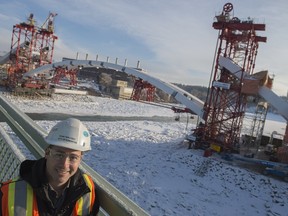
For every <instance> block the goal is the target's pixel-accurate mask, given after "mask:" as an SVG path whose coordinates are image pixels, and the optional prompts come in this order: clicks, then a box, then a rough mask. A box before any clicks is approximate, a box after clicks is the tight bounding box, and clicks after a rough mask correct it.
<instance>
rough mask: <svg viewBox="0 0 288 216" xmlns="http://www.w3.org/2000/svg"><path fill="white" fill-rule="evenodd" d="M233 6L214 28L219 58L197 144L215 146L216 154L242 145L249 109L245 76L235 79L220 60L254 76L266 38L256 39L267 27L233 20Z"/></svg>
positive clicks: (218, 20)
mask: <svg viewBox="0 0 288 216" xmlns="http://www.w3.org/2000/svg"><path fill="white" fill-rule="evenodd" d="M232 12H233V5H232V4H231V3H227V4H225V5H224V7H223V12H222V13H221V14H220V15H219V16H216V22H214V23H213V27H214V29H216V30H219V37H218V42H217V48H216V56H215V61H214V65H213V68H214V69H213V70H214V71H212V73H211V78H210V84H209V91H208V94H207V98H206V101H205V104H204V115H203V119H204V121H205V123H204V124H201V125H200V126H198V128H197V129H196V134H197V131H199V133H200V132H201V134H202V136H201V137H199V139H200V140H199V141H197V142H198V143H200V145H202V147H203V146H206V147H208V146H210V147H211V146H212V148H213V146H214V147H215V146H216V149H217V151H221V150H222V151H227V150H232V149H234V147H235V146H234V145H236V143H238V142H239V137H240V130H241V127H242V122H243V117H244V113H245V109H246V101H247V94H243V93H242V92H241V90H242V85H243V74H244V73H242V76H241V77H240V78H239V77H236V76H233V74H231V73H230V72H229V71H228V70H226V69H225V68H224V67H221V66H220V65H219V58H220V56H222V57H225V58H229V59H231V60H232V61H233V62H234V63H236V64H238V65H239V66H240V67H241V68H242V71H246V72H247V73H248V74H250V75H251V74H253V70H254V67H255V60H256V56H257V49H258V44H259V42H266V37H260V36H257V35H256V31H264V30H265V24H255V23H254V22H253V20H251V19H249V18H248V20H245V21H241V20H239V19H238V18H237V17H232Z"/></svg>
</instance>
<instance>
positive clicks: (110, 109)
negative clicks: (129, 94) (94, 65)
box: [2, 96, 288, 216]
mask: <svg viewBox="0 0 288 216" xmlns="http://www.w3.org/2000/svg"><path fill="white" fill-rule="evenodd" d="M69 97H70V96H69ZM69 97H66V96H64V97H63V96H54V97H53V98H52V99H50V100H47V99H45V100H30V99H29V100H28V99H23V98H15V97H11V96H9V97H7V98H8V100H10V101H11V102H12V103H13V104H15V105H16V106H18V107H19V108H20V109H21V110H23V111H25V112H44V111H45V112H53V111H54V112H64V113H70V112H72V113H78V114H88V113H89V114H91V113H93V114H97V115H100V114H101V115H112V116H119V115H122V116H173V115H174V114H173V112H172V111H171V110H169V109H165V108H161V107H157V106H151V105H148V104H142V103H138V102H133V101H118V100H114V99H107V98H98V97H95V98H94V97H83V96H82V97H73V98H72V99H69ZM37 123H38V124H39V125H40V126H42V127H43V128H44V129H46V130H47V131H48V130H50V129H51V127H52V126H53V125H54V124H55V123H56V122H55V121H38V122H37ZM276 123H279V122H276V121H275V122H272V124H273V126H271V129H273V130H275V127H279V124H278V125H277V124H276ZM85 124H86V125H87V127H88V128H89V130H90V131H91V134H92V148H93V150H92V151H90V152H89V153H87V154H85V156H84V161H85V162H86V163H87V164H89V165H90V166H91V167H93V168H94V169H95V170H96V171H97V172H98V173H99V174H101V175H102V176H103V177H104V178H106V179H107V180H108V181H109V182H111V183H112V184H113V185H114V186H116V187H117V188H118V189H119V190H120V191H122V192H123V193H124V194H126V195H127V196H128V197H129V198H130V199H132V200H133V201H135V202H136V203H137V204H139V205H140V206H141V207H142V208H143V209H145V210H146V211H147V212H148V213H149V214H151V215H167V216H168V215H192V216H194V215H195V216H200V215H201V216H210V215H216V216H217V215H219V216H225V215H227V216H228V215H229V216H230V215H239V216H240V215H241V216H242V215H243V216H251V215H259V216H263V215H271V216H272V215H287V205H288V184H287V183H285V182H282V181H279V180H277V179H273V178H269V177H266V176H263V175H261V174H258V173H254V172H251V171H248V170H245V169H243V168H239V167H236V166H232V165H229V164H227V163H226V162H225V161H221V160H220V159H217V157H210V158H204V157H203V156H202V155H203V152H202V151H200V150H188V149H187V144H185V143H183V142H182V141H183V138H184V136H185V133H186V132H187V130H186V123H185V122H168V123H167V122H151V121H115V122H91V121H88V122H85ZM268 124H269V122H267V123H266V125H265V126H267V125H268ZM280 124H281V126H280V127H282V124H283V122H280ZM2 125H3V126H4V127H5V128H6V130H7V131H9V128H8V127H7V125H5V124H4V123H3V124H2ZM276 125H277V126H276ZM189 127H193V125H189ZM268 128H269V127H268ZM266 130H267V131H268V129H266ZM10 133H11V134H12V132H11V131H10Z"/></svg>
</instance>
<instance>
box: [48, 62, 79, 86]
mask: <svg viewBox="0 0 288 216" xmlns="http://www.w3.org/2000/svg"><path fill="white" fill-rule="evenodd" d="M78 70H79V69H78V68H75V69H68V68H63V67H57V68H55V70H54V71H55V75H54V76H53V78H52V80H51V83H54V84H60V81H61V79H63V78H67V80H68V82H69V83H68V84H67V85H70V86H76V85H77V73H78Z"/></svg>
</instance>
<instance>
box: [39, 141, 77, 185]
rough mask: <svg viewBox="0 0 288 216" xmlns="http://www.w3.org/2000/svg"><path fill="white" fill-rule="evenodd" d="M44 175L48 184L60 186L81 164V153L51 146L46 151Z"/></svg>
mask: <svg viewBox="0 0 288 216" xmlns="http://www.w3.org/2000/svg"><path fill="white" fill-rule="evenodd" d="M45 158H46V160H47V162H46V173H47V176H48V180H49V183H50V184H51V185H53V186H55V187H59V186H62V185H64V184H66V182H67V181H68V180H69V179H70V177H71V176H73V175H74V174H75V173H76V171H77V169H78V167H79V164H80V162H81V158H82V155H81V151H77V150H72V149H68V148H63V147H58V146H52V147H49V148H48V149H47V150H46V154H45Z"/></svg>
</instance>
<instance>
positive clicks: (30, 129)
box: [0, 95, 149, 216]
mask: <svg viewBox="0 0 288 216" xmlns="http://www.w3.org/2000/svg"><path fill="white" fill-rule="evenodd" d="M0 114H1V115H3V116H4V119H5V121H6V122H7V124H8V125H9V126H10V128H11V129H12V130H13V131H14V133H15V134H16V135H17V136H18V137H19V138H20V139H21V141H22V142H23V144H25V146H26V147H27V149H28V150H29V151H30V152H31V154H32V155H33V156H34V157H35V158H36V159H38V158H41V157H43V155H44V150H45V148H46V147H47V146H48V145H47V143H46V142H45V140H44V137H45V136H46V135H47V132H46V131H45V130H44V129H43V128H41V127H40V126H39V125H37V124H36V123H35V122H34V121H33V120H32V119H31V118H30V117H29V116H27V115H26V114H25V113H23V112H22V111H21V110H19V109H18V108H17V107H16V106H14V105H12V104H10V103H9V102H8V101H7V100H6V99H5V98H3V97H2V96H1V95H0ZM24 159H25V156H24V155H22V154H21V152H20V151H19V150H18V147H17V145H16V144H14V143H13V141H12V139H11V138H10V137H9V136H8V135H7V134H6V132H5V131H4V129H3V128H1V127H0V170H1V171H0V181H1V182H2V181H6V180H8V179H10V178H13V177H16V176H17V175H18V171H19V165H20V163H21V161H23V160H24ZM80 169H82V170H83V171H84V172H86V173H88V174H90V175H91V177H92V178H93V180H94V182H95V184H96V187H97V197H98V198H99V201H100V205H101V208H100V212H99V215H117V216H122V215H123V216H124V215H135V216H136V215H137V216H138V215H139V216H140V215H141V216H142V215H143V216H146V215H149V214H148V213H146V212H145V211H144V210H143V209H142V208H141V207H139V206H138V205H137V204H135V203H134V202H133V201H132V200H130V199H129V198H128V197H127V196H125V195H124V194H123V193H122V192H121V191H119V190H118V189H116V188H115V187H114V186H113V185H112V184H110V183H109V182H108V181H106V180H105V179H104V178H103V177H102V176H101V175H99V174H98V173H97V172H96V171H94V170H93V169H92V168H91V167H89V166H88V165H87V164H85V163H84V162H83V161H82V162H81V165H80Z"/></svg>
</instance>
